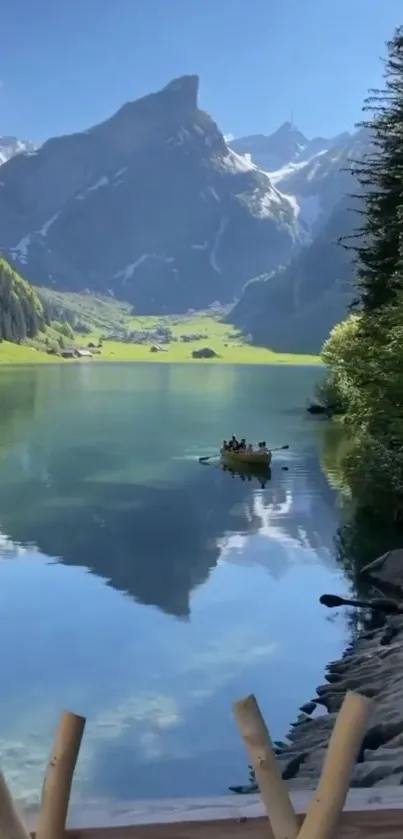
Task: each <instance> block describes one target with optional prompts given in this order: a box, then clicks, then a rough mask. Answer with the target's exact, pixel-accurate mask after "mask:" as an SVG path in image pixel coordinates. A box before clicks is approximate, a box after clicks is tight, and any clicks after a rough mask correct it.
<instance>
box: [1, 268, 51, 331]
mask: <svg viewBox="0 0 403 839" xmlns="http://www.w3.org/2000/svg"><path fill="white" fill-rule="evenodd" d="M44 319H45V315H44V310H43V306H42V303H41V301H40V299H39V297H38V295H37V294H36V292H35V291H34V289H33V288H32V286H31V285H30V284H29V283H27V282H26V281H25V280H23V279H22V277H20V276H19V274H17V272H16V271H14V269H13V268H12V267H11V265H10V264H9V263H8V262H7V261H6V260H5V259H4V258H3V257H2V256H1V255H0V340H1V341H12V342H14V343H17V344H19V343H21V342H22V341H25V340H26V338H34V337H35V335H36V334H37V332H38V331H39V330H40V329H41V328H43V326H44Z"/></svg>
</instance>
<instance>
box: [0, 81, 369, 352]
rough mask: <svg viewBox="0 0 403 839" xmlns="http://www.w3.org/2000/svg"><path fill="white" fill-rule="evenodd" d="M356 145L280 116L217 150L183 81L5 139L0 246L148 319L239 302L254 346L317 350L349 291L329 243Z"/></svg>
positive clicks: (57, 283)
mask: <svg viewBox="0 0 403 839" xmlns="http://www.w3.org/2000/svg"><path fill="white" fill-rule="evenodd" d="M1 143H3V145H1ZM367 145H368V136H367V133H366V132H365V131H364V130H360V131H357V132H355V133H354V134H350V133H348V132H344V133H342V134H339V135H338V136H336V137H333V138H324V137H315V138H313V139H308V138H307V137H305V136H304V135H303V134H302V133H301V132H300V131H299V130H298V128H297V127H296V126H295V125H293V124H292V123H291V122H286V123H284V124H283V125H282V126H281V127H280V128H279V129H278V130H277V131H275V132H274V133H273V134H271V135H269V136H264V135H252V136H247V137H243V138H239V139H235V140H232V141H231V142H230V144H229V145H228V144H227V143H226V142H225V140H224V137H223V135H222V133H221V132H220V130H219V128H218V126H217V125H216V123H215V122H214V121H213V120H212V118H211V117H210V116H209V115H208V114H206V113H205V112H204V111H202V110H200V109H199V107H198V77H197V76H183V77H181V78H179V79H175V80H173V81H172V82H171V83H169V84H168V85H167V86H166V87H165V88H163V89H162V90H160V91H158V92H157V93H153V94H150V95H148V96H145V97H143V98H142V99H139V100H136V101H134V102H128V103H126V104H125V105H123V107H122V108H120V110H119V111H118V112H117V113H116V114H114V115H113V116H112V117H111V118H110V119H108V120H106V121H105V122H103V123H101V124H99V125H96V126H94V127H92V128H89V129H88V130H87V131H84V132H81V133H78V134H72V135H66V136H63V137H57V138H53V139H50V140H48V141H47V142H46V143H44V144H43V146H41V147H40V148H39V149H35V147H34V146H33V144H29V143H23V142H20V141H18V140H16V139H15V138H2V141H1V140H0V155H1V153H2V152H1V149H2V148H3V156H4V157H5V156H6V155H8V160H7V161H6V162H5V163H4V164H3V166H2V167H1V175H0V249H1V250H2V251H3V252H4V254H5V255H6V257H8V258H9V259H11V260H12V261H13V263H14V264H15V266H16V268H17V270H19V271H20V272H21V273H22V274H23V275H24V276H25V277H26V278H27V279H29V280H30V281H31V282H33V283H34V284H37V285H41V286H46V285H47V286H50V287H57V288H60V289H68V290H75V291H81V290H83V289H90V290H92V291H96V292H102V293H109V294H112V295H114V296H116V297H117V298H120V299H122V300H127V301H129V302H130V303H132V304H133V305H134V307H135V310H136V311H137V312H138V313H143V314H158V313H177V312H178V313H179V312H184V311H187V310H188V309H200V308H205V307H207V306H209V305H211V304H212V303H213V302H216V301H219V302H220V303H222V304H226V305H228V304H234V303H235V305H234V307H233V309H232V311H231V313H230V314H229V320H230V321H231V322H233V323H235V324H236V325H237V326H239V327H240V328H241V329H242V330H243V331H244V332H245V333H247V334H249V335H251V336H252V339H253V341H254V342H257V343H262V344H266V345H268V346H270V347H272V348H273V349H278V350H282V351H284V350H294V351H301V352H309V351H318V350H319V349H320V346H321V343H322V341H323V340H324V338H325V337H326V335H327V334H328V331H329V328H331V327H332V326H333V324H334V323H335V322H336V321H337V320H338V319H340V317H342V316H343V314H344V311H345V307H346V303H348V302H349V300H350V298H351V289H350V285H349V283H350V280H351V275H352V272H351V256H350V254H348V253H346V252H345V251H343V250H342V249H340V248H339V247H337V245H336V244H335V243H336V240H337V238H338V237H339V236H340V235H343V234H344V233H347V232H349V231H350V230H351V227H352V223H353V222H352V216H351V214H350V213H349V212H348V210H349V199H348V198H346V196H347V195H348V194H350V193H351V192H354V189H355V185H354V181H353V179H352V176H351V172H350V166H351V160H352V159H356V158H357V157H360V156H362V154H363V153H365V149H366V147H367ZM256 278H257V279H256ZM251 280H253V282H250V281H251Z"/></svg>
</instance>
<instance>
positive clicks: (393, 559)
mask: <svg viewBox="0 0 403 839" xmlns="http://www.w3.org/2000/svg"><path fill="white" fill-rule="evenodd" d="M361 576H362V577H364V578H366V579H368V580H371V581H372V582H374V583H377V584H378V585H379V586H380V587H381V588H385V587H386V588H388V589H390V588H393V589H395V590H396V589H398V590H401V591H402V592H403V549H402V548H397V549H396V550H393V551H387V552H386V553H384V554H382V556H379V557H378V559H374V560H373V562H370V563H369V564H368V565H365V566H364V568H362V570H361Z"/></svg>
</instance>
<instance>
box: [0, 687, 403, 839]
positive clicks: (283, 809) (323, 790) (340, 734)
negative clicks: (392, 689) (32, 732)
mask: <svg viewBox="0 0 403 839" xmlns="http://www.w3.org/2000/svg"><path fill="white" fill-rule="evenodd" d="M371 705H372V702H371V700H370V699H367V698H366V697H364V696H361V695H360V694H357V693H348V694H347V695H346V697H345V699H344V703H343V705H342V708H341V710H340V712H339V714H338V717H337V719H336V724H335V727H334V730H333V734H332V737H331V739H330V743H329V746H328V750H327V754H326V758H325V761H324V765H323V769H322V774H321V777H320V779H319V782H318V785H317V788H316V792H314V793H313V794H312V799H311V801H310V803H309V804H308V806H307V808H306V815H305V818H303V820H302V822H301V816H298V815H296V813H295V811H294V807H293V804H292V802H291V798H290V796H289V794H288V790H287V788H286V785H285V783H284V781H283V779H282V776H281V772H280V768H279V765H278V762H277V760H276V757H275V754H274V751H273V747H272V743H271V739H270V735H269V732H268V729H267V726H266V724H265V721H264V719H263V716H262V714H261V712H260V709H259V706H258V703H257V701H256V699H255V697H254V696H248V697H246V698H245V699H240V700H238V701H237V702H235V703H234V705H233V713H234V717H235V720H236V723H237V726H238V729H239V732H240V735H241V737H242V739H243V742H244V744H245V747H246V750H247V753H248V756H249V760H250V762H251V763H252V765H253V767H254V770H255V776H256V782H257V784H258V787H259V790H260V795H261V799H262V802H263V805H264V809H265V812H266V816H267V818H268V820H269V823H270V825H268V824H267V822H266V824H267V832H266V836H267V837H270V836H273V837H274V839H333V837H334V836H335V832H336V830H337V827H338V823H339V820H340V817H341V814H342V811H343V807H344V804H345V800H346V796H347V793H348V790H349V786H350V779H351V773H352V770H353V767H354V764H355V762H356V759H357V755H358V752H359V749H360V746H361V744H362V740H363V737H364V733H365V729H366V726H367V723H368V717H369V714H370V711H371ZM84 727H85V719H84V717H80V716H77V715H76V714H73V713H70V712H68V711H65V712H64V713H63V714H62V716H61V720H60V723H59V727H58V729H57V732H56V737H55V741H54V744H53V748H52V751H51V755H50V758H49V762H48V766H47V770H46V775H45V781H44V784H43V789H42V798H41V806H40V810H39V815H38V819H37V824H36V837H37V839H63V837H64V836H65V832H66V818H67V811H68V806H69V799H70V791H71V784H72V780H73V775H74V770H75V766H76V762H77V758H78V754H79V750H80V746H81V741H82V737H83V733H84ZM152 821H153V819H152V813H151V814H150V820H149V823H150V824H152ZM98 826H99V822H98ZM94 827H97V825H94ZM100 830H101V828H100ZM87 831H88V832H89V833H90V832H91V829H90V828H87ZM101 832H102V831H101ZM120 833H121V835H123V834H122V829H121V830H120ZM170 835H172V834H170ZM402 835H403V831H402ZM29 837H30V833H29V831H28V828H27V826H26V825H25V823H24V818H23V817H22V815H21V814H20V813H19V811H18V808H17V807H16V805H15V803H14V802H13V799H12V796H11V794H10V792H9V790H8V787H7V784H6V780H5V778H4V776H3V775H2V774H1V773H0V839H29Z"/></svg>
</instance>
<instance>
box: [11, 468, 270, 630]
mask: <svg viewBox="0 0 403 839" xmlns="http://www.w3.org/2000/svg"><path fill="white" fill-rule="evenodd" d="M76 456H77V458H78V457H80V461H81V467H82V465H83V461H85V464H86V471H85V479H84V480H83V481H82V483H81V485H80V484H78V483H76V484H73V485H72V484H71V481H70V479H69V478H70V475H69V473H68V474H67V475H64V481H63V492H62V491H61V487H60V484H59V480H60V474H59V470H60V468H61V464H60V463H59V462H58V458H56V460H55V462H54V463H52V458H51V459H50V460H49V461H48V464H47V471H48V473H49V482H50V485H49V486H46V482H45V483H44V482H43V481H41V480H38V479H35V478H31V479H26V480H25V481H24V482H22V483H13V484H11V486H8V488H7V489H5V488H4V487H3V486H1V487H0V510H1V524H2V528H3V529H4V531H5V532H6V533H7V534H8V536H9V537H10V538H11V539H13V540H14V541H16V542H19V543H20V544H26V543H32V542H34V543H35V544H36V545H37V547H38V548H39V550H40V551H41V552H42V553H44V554H46V555H48V556H51V557H58V558H59V559H60V561H62V562H63V563H64V564H66V565H78V566H84V567H85V568H88V569H89V570H90V571H92V572H93V573H94V574H97V575H98V576H100V577H102V578H103V579H105V580H106V581H107V583H108V584H109V585H111V586H113V588H115V589H117V590H120V591H124V592H126V593H128V594H129V595H131V596H132V597H134V598H135V599H136V600H137V601H139V602H141V603H144V604H146V605H153V606H157V607H158V608H160V609H162V610H163V611H164V612H167V613H170V614H172V615H175V616H177V617H187V616H188V615H189V612H190V607H189V598H190V593H191V591H192V589H194V588H195V586H198V585H200V584H202V583H203V582H205V581H206V579H207V578H208V575H209V572H210V570H211V569H212V568H213V567H214V566H215V565H216V563H217V559H218V557H219V554H220V548H219V538H220V537H221V536H222V534H223V532H224V531H228V532H239V531H242V532H246V531H250V530H252V529H254V528H255V527H256V526H257V523H258V521H257V519H256V520H254V521H252V522H251V521H249V520H248V519H247V516H246V511H247V505H245V503H244V502H245V497H246V496H247V493H248V489H247V487H246V486H245V485H244V484H243V483H241V482H239V483H238V482H233V483H231V485H230V486H229V485H228V484H226V485H224V484H225V476H223V475H222V474H221V473H219V472H218V471H217V470H214V471H213V470H207V469H206V470H203V469H201V468H200V467H199V466H198V464H194V465H193V469H194V474H193V475H192V477H191V479H190V478H188V479H187V480H185V481H184V482H183V483H178V484H172V485H169V486H164V485H163V486H147V485H140V484H125V483H122V484H121V483H117V482H115V481H111V482H108V481H107V480H106V479H105V478H104V479H103V480H99V479H98V480H96V481H95V480H94V481H91V466H94V467H95V459H94V460H93V459H92V458H91V457H90V456H89V455H88V453H87V456H85V457H84V453H83V452H81V453H76ZM73 460H74V458H73ZM71 465H72V464H71V461H70V464H69V467H70V468H71ZM108 465H109V457H108V456H105V457H104V458H103V462H102V463H100V462H99V459H97V469H100V471H102V472H103V473H104V472H105V470H106V469H107V467H108ZM73 472H74V470H73ZM80 474H81V473H80Z"/></svg>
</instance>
